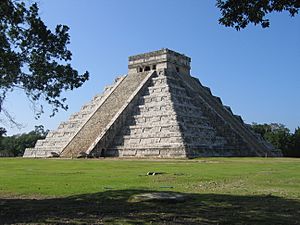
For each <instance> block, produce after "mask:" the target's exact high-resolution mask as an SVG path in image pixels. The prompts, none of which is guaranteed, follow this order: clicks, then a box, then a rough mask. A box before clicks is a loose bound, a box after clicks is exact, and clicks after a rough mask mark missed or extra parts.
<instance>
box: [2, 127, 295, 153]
mask: <svg viewBox="0 0 300 225" xmlns="http://www.w3.org/2000/svg"><path fill="white" fill-rule="evenodd" d="M251 127H252V129H253V130H254V131H255V132H256V133H258V134H260V135H261V136H262V137H263V138H264V139H265V140H266V141H268V142H270V143H271V144H272V145H273V146H274V147H275V148H277V149H280V150H281V151H282V154H283V156H285V157H300V127H298V128H297V129H295V132H294V133H291V132H290V130H289V129H288V128H287V127H285V125H283V124H280V123H270V124H266V123H265V124H257V123H253V124H252V125H251ZM47 133H48V130H45V129H44V127H43V126H42V125H40V126H35V129H34V130H33V131H30V132H29V133H23V134H17V135H13V136H6V130H5V129H4V128H1V127H0V156H22V155H23V154H24V151H25V149H26V148H32V147H34V145H35V143H36V142H37V140H39V139H45V137H46V135H47Z"/></svg>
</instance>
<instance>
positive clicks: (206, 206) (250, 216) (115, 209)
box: [0, 190, 300, 225]
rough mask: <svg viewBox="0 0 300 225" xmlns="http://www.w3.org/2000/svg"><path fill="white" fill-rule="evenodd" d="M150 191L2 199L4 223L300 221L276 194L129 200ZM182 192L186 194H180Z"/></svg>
mask: <svg viewBox="0 0 300 225" xmlns="http://www.w3.org/2000/svg"><path fill="white" fill-rule="evenodd" d="M141 193H149V191H146V190H109V191H105V192H99V193H95V194H84V195H76V196H70V197H65V198H53V199H39V200H35V199H0V224H13V223H18V224H20V223H21V224H24V223H31V224H32V223H34V224H43V223H47V224H67V223H68V224H70V223H71V224H72V223H77V224H103V223H104V224H191V225H192V224H300V214H299V212H300V202H299V201H295V200H288V199H284V198H279V197H274V196H235V195H221V194H186V197H187V199H186V201H184V202H178V203H175V202H167V201H157V200H156V201H144V202H130V201H128V199H130V198H131V197H132V196H133V195H135V194H141ZM181 194H182V193H181Z"/></svg>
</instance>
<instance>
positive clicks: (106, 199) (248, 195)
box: [0, 158, 300, 225]
mask: <svg viewBox="0 0 300 225" xmlns="http://www.w3.org/2000/svg"><path fill="white" fill-rule="evenodd" d="M149 171H150V172H159V174H158V175H155V176H147V175H146V174H147V172H149ZM148 192H168V193H173V192H175V193H181V194H183V195H184V196H185V200H184V201H179V202H176V201H170V200H169V201H164V200H152V201H138V202H136V201H131V199H132V198H133V197H134V196H135V195H137V194H141V193H148ZM12 223H16V224H24V223H25V224H26V223H28V224H43V223H47V224H57V223H60V224H67V223H68V224H70V223H71V224H72V223H76V224H103V223H104V224H287V225H289V224H300V159H290V158H273V159H272V158H201V159H194V160H116V159H105V160H68V159H65V160H64V159H22V158H0V224H12Z"/></svg>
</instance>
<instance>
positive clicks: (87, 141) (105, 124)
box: [61, 71, 153, 157]
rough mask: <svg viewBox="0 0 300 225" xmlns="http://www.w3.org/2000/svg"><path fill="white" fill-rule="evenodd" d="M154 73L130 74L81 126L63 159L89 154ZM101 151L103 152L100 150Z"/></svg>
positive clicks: (66, 149) (64, 150)
mask: <svg viewBox="0 0 300 225" xmlns="http://www.w3.org/2000/svg"><path fill="white" fill-rule="evenodd" d="M152 73H153V71H150V72H143V73H129V74H128V75H127V76H126V77H125V78H124V79H123V80H122V82H121V83H120V84H119V85H118V86H117V87H116V88H115V89H114V90H113V92H112V93H111V94H110V95H109V96H108V97H107V98H106V99H105V101H104V102H103V103H102V104H101V105H100V106H99V107H98V109H97V110H96V111H95V112H94V113H93V115H92V116H91V117H90V118H89V120H88V121H87V122H86V123H85V124H84V125H83V126H81V128H80V130H79V131H78V132H77V133H76V135H75V136H74V137H73V138H72V139H71V140H70V141H69V143H68V144H67V146H66V147H65V148H64V149H63V151H62V153H61V156H62V157H77V156H78V155H79V154H81V153H87V154H89V153H90V152H91V151H92V150H93V148H94V147H96V145H97V144H98V142H99V141H100V139H101V134H103V133H106V132H107V130H108V129H109V127H110V125H111V123H112V121H113V119H114V117H116V116H118V114H119V113H120V112H119V111H120V108H121V107H120V106H122V105H124V104H125V105H126V104H128V103H129V102H128V99H129V98H130V96H131V95H132V94H133V93H134V91H135V90H136V89H137V88H138V86H139V85H140V84H141V83H142V82H143V80H144V79H147V75H149V74H152ZM100 151H101V150H100Z"/></svg>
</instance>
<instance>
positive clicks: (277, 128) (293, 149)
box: [251, 123, 300, 157]
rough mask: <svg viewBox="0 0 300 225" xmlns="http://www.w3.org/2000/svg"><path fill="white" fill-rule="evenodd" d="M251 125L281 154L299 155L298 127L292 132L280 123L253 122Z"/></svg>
mask: <svg viewBox="0 0 300 225" xmlns="http://www.w3.org/2000/svg"><path fill="white" fill-rule="evenodd" d="M251 127H252V129H253V130H254V131H255V132H256V133H258V134H260V135H261V136H262V137H263V138H264V139H265V140H266V141H268V142H270V143H271V144H272V145H273V146H274V147H275V148H278V149H280V150H281V151H282V154H283V156H286V157H300V127H298V128H297V129H295V132H294V133H291V132H290V130H289V129H288V128H287V127H285V125H283V124H280V123H270V124H266V123H265V124H257V123H253V124H252V125H251Z"/></svg>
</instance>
